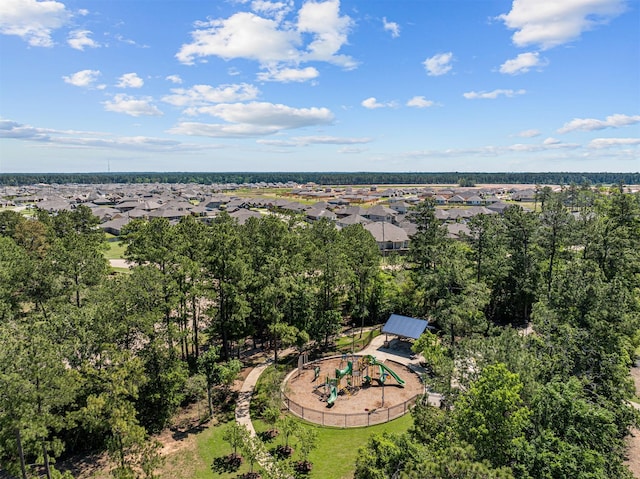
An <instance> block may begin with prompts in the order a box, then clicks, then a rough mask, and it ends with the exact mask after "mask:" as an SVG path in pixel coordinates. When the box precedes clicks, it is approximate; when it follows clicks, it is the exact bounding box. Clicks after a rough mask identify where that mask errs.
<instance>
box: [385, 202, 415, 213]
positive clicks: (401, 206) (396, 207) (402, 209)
mask: <svg viewBox="0 0 640 479" xmlns="http://www.w3.org/2000/svg"><path fill="white" fill-rule="evenodd" d="M389 208H390V209H392V210H393V211H395V212H396V213H399V214H401V215H405V214H407V211H409V209H410V208H411V205H410V204H409V203H407V202H405V201H392V202H391V203H389Z"/></svg>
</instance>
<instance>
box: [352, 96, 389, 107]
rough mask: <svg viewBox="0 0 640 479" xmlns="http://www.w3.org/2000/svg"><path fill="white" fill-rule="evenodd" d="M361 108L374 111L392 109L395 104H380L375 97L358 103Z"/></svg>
mask: <svg viewBox="0 0 640 479" xmlns="http://www.w3.org/2000/svg"><path fill="white" fill-rule="evenodd" d="M360 104H361V105H362V106H363V107H365V108H368V109H369V110H375V109H376V108H392V107H395V106H396V104H395V102H392V101H389V102H386V103H380V102H379V101H378V100H377V99H376V98H375V97H373V96H372V97H369V98H367V99H366V100H362V102H361V103H360Z"/></svg>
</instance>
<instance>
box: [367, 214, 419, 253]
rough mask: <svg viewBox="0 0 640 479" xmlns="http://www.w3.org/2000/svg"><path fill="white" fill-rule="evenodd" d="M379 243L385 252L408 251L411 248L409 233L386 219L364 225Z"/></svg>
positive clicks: (379, 246) (381, 249)
mask: <svg viewBox="0 0 640 479" xmlns="http://www.w3.org/2000/svg"><path fill="white" fill-rule="evenodd" d="M364 229H366V230H367V231H368V232H369V233H371V235H372V236H373V238H374V239H375V240H376V243H378V248H380V251H382V252H383V253H386V252H389V251H397V252H406V251H407V250H408V249H409V235H408V234H407V232H406V231H405V230H403V229H402V228H400V227H399V226H396V225H394V224H392V223H387V222H386V221H378V222H375V223H369V224H368V225H365V226H364Z"/></svg>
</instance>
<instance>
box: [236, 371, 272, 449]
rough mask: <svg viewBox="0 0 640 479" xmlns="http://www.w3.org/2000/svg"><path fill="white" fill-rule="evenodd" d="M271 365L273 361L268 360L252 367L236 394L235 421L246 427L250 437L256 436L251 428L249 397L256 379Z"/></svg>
mask: <svg viewBox="0 0 640 479" xmlns="http://www.w3.org/2000/svg"><path fill="white" fill-rule="evenodd" d="M271 364H273V360H272V359H269V360H267V361H265V362H264V363H262V364H259V365H258V366H256V367H254V368H253V369H252V370H251V372H250V373H249V374H248V375H247V377H246V378H245V380H244V382H243V383H242V386H241V387H240V393H239V394H238V402H237V403H236V421H237V422H238V423H239V424H242V425H244V426H246V427H247V429H248V430H249V434H251V435H252V436H255V435H256V430H255V429H254V428H253V423H252V422H251V413H250V411H249V406H250V405H251V396H252V395H253V390H254V389H255V388H256V383H257V382H258V378H259V377H260V375H261V374H262V373H263V372H264V370H265V369H267V367H269V365H271Z"/></svg>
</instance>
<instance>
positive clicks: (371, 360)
mask: <svg viewBox="0 0 640 479" xmlns="http://www.w3.org/2000/svg"><path fill="white" fill-rule="evenodd" d="M366 358H367V361H368V362H369V364H371V365H372V366H379V367H380V377H381V378H382V371H385V372H387V373H388V374H390V375H391V376H393V379H395V380H396V381H398V384H399V385H400V386H403V387H404V379H402V378H401V377H400V376H398V375H397V374H396V373H395V371H393V369H389V368H388V367H386V366H385V365H384V364H382V363H379V362H378V361H377V360H376V358H375V357H374V356H371V355H368V356H366ZM381 382H382V383H383V384H384V381H381Z"/></svg>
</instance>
